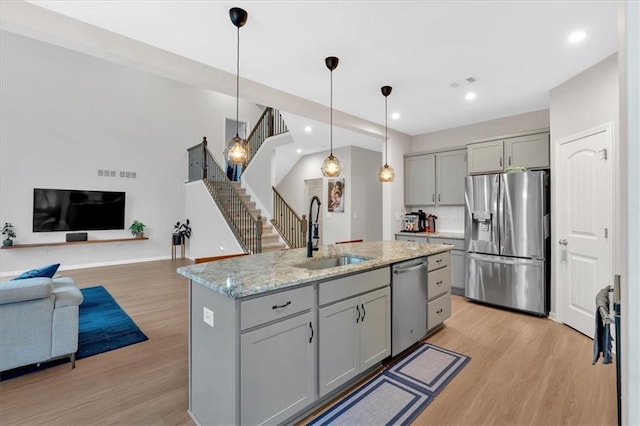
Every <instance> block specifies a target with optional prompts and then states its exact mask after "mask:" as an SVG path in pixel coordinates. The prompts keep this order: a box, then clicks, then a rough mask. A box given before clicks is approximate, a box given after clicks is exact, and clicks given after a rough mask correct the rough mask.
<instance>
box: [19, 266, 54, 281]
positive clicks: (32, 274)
mask: <svg viewBox="0 0 640 426" xmlns="http://www.w3.org/2000/svg"><path fill="white" fill-rule="evenodd" d="M59 267H60V264H59V263H52V264H51V265H46V266H41V267H40V268H35V269H30V270H28V271H25V272H23V273H21V274H20V275H18V276H17V277H15V278H12V279H11V280H12V281H16V280H24V279H27V278H36V277H46V278H53V276H54V275H55V274H56V272H57V271H58V268H59Z"/></svg>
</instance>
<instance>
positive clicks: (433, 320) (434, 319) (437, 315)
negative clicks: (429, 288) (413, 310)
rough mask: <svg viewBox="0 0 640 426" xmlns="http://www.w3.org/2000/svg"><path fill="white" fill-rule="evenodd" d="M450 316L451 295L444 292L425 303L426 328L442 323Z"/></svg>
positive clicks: (429, 328)
mask: <svg viewBox="0 0 640 426" xmlns="http://www.w3.org/2000/svg"><path fill="white" fill-rule="evenodd" d="M450 316H451V296H450V295H449V294H445V295H443V296H440V297H438V298H437V299H436V300H433V301H431V302H429V303H427V329H428V330H431V329H433V328H434V327H437V326H438V325H440V324H442V323H443V322H444V320H446V319H447V318H449V317H450Z"/></svg>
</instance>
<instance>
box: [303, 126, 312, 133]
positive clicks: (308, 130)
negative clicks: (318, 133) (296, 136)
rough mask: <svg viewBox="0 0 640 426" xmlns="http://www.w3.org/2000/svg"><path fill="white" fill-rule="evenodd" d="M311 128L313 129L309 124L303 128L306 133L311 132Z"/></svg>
mask: <svg viewBox="0 0 640 426" xmlns="http://www.w3.org/2000/svg"><path fill="white" fill-rule="evenodd" d="M311 130H313V129H312V128H311V126H307V127H305V128H304V131H305V132H307V133H311Z"/></svg>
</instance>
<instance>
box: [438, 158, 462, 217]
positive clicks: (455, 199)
mask: <svg viewBox="0 0 640 426" xmlns="http://www.w3.org/2000/svg"><path fill="white" fill-rule="evenodd" d="M436 172H437V173H436V193H437V196H436V203H437V204H438V205H440V206H444V205H451V206H458V205H459V206H461V205H464V178H465V177H466V176H467V151H466V150H460V151H449V152H443V153H438V154H436Z"/></svg>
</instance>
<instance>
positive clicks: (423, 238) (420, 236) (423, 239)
mask: <svg viewBox="0 0 640 426" xmlns="http://www.w3.org/2000/svg"><path fill="white" fill-rule="evenodd" d="M396 240H398V241H409V242H412V243H428V242H429V240H428V238H427V235H426V234H425V233H424V232H422V233H417V232H415V233H414V232H407V233H406V234H401V235H398V234H396Z"/></svg>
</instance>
